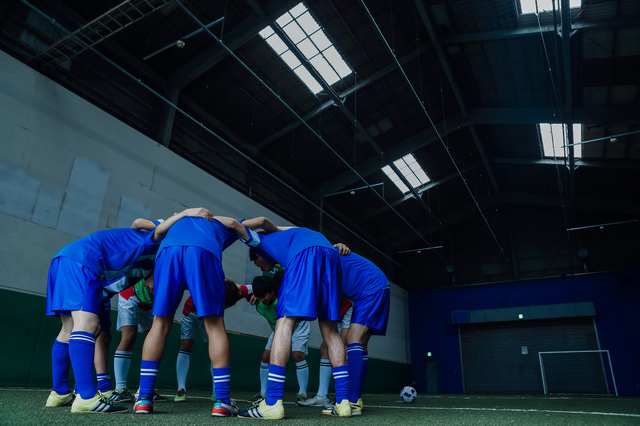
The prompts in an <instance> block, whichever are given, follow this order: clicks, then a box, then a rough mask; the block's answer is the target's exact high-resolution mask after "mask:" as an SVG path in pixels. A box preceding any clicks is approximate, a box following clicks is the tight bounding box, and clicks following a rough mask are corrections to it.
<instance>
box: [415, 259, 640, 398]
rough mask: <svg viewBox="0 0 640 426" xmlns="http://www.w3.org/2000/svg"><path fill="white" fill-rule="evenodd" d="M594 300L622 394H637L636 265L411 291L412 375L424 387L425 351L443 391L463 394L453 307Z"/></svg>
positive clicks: (639, 276)
mask: <svg viewBox="0 0 640 426" xmlns="http://www.w3.org/2000/svg"><path fill="white" fill-rule="evenodd" d="M589 301H593V302H594V303H595V307H596V317H595V320H596V327H597V331H598V336H599V339H600V346H601V349H608V350H609V351H610V353H611V361H612V364H613V372H614V374H615V377H616V384H617V386H618V393H619V394H620V395H640V320H639V318H640V309H639V305H640V270H633V271H621V272H615V273H602V274H596V275H585V276H579V277H569V278H564V279H561V278H554V279H547V280H535V281H518V282H509V283H501V284H488V285H482V286H470V287H457V288H451V289H440V290H430V291H414V292H411V293H410V294H409V317H410V327H411V360H412V378H413V380H414V381H415V383H416V385H415V387H416V389H417V390H418V391H419V392H426V389H427V385H426V369H425V363H424V359H425V357H426V356H427V352H431V353H432V357H435V358H437V360H438V382H439V390H440V392H441V393H462V392H463V377H462V371H461V359H460V341H459V338H458V328H457V326H456V325H454V324H452V322H451V311H455V310H463V309H468V310H473V309H495V308H507V307H517V306H530V305H546V304H554V303H575V302H589Z"/></svg>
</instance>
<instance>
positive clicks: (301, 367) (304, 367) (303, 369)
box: [296, 360, 309, 395]
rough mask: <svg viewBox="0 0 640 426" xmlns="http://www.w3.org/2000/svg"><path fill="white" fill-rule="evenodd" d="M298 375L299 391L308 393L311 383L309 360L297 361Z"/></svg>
mask: <svg viewBox="0 0 640 426" xmlns="http://www.w3.org/2000/svg"><path fill="white" fill-rule="evenodd" d="M296 373H297V374H296V375H297V376H298V386H299V387H300V389H299V390H298V393H299V394H300V393H303V394H305V395H306V394H307V386H308V385H309V364H307V360H304V361H300V362H296Z"/></svg>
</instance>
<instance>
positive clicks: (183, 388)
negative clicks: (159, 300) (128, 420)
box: [173, 278, 252, 402]
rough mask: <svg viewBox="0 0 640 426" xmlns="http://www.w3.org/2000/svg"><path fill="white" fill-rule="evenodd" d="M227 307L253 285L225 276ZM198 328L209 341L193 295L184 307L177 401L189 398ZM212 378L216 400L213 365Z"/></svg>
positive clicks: (248, 291)
mask: <svg viewBox="0 0 640 426" xmlns="http://www.w3.org/2000/svg"><path fill="white" fill-rule="evenodd" d="M224 284H225V309H227V308H230V307H231V306H234V305H235V304H236V302H237V301H238V300H240V299H242V298H244V297H246V296H249V295H250V293H251V292H252V289H251V286H245V285H238V284H236V283H235V282H233V281H232V280H230V279H228V278H225V279H224ZM198 329H201V330H202V339H203V340H204V342H205V343H208V342H209V338H208V337H207V331H206V329H205V326H204V321H203V320H202V319H200V318H199V317H198V313H197V312H196V307H195V305H194V304H193V299H192V298H191V296H189V297H188V298H187V300H186V301H185V302H184V307H183V309H182V319H181V321H180V352H178V359H177V360H176V375H177V376H178V392H176V396H175V397H174V399H173V400H174V401H175V402H183V401H186V400H187V374H188V373H189V364H190V360H191V351H192V350H193V344H194V343H195V337H196V333H197V331H198ZM211 379H212V382H213V391H212V393H211V400H212V401H214V402H215V400H216V390H215V378H214V371H213V366H211Z"/></svg>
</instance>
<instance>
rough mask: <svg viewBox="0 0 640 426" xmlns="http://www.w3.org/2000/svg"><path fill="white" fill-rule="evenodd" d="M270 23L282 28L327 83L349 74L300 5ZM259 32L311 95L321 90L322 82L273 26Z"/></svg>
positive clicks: (328, 42)
mask: <svg viewBox="0 0 640 426" xmlns="http://www.w3.org/2000/svg"><path fill="white" fill-rule="evenodd" d="M274 25H278V26H279V27H280V28H282V30H283V31H284V32H285V34H286V35H287V37H289V39H291V41H292V42H293V43H295V44H296V47H297V48H298V49H299V50H300V52H301V53H302V54H303V55H304V57H305V58H306V59H307V60H308V61H309V62H310V63H311V65H312V66H313V67H315V69H316V70H317V71H318V73H319V74H320V75H321V76H322V78H323V79H324V80H325V81H326V82H327V83H328V84H329V85H331V84H334V83H336V82H337V81H340V79H341V78H344V77H346V76H348V75H349V74H351V72H352V71H351V68H349V66H348V65H347V64H346V62H344V60H343V59H342V56H340V54H339V53H338V51H337V50H336V48H335V47H334V46H333V44H332V43H331V41H329V39H328V38H327V36H326V35H325V33H324V31H323V30H322V27H320V25H318V23H317V22H316V20H315V19H313V16H311V13H309V11H308V10H307V8H306V6H305V5H304V4H302V3H299V4H298V5H297V6H295V7H294V8H292V9H291V10H289V12H287V13H285V14H284V15H282V16H281V17H279V18H278V19H276V22H275V24H274ZM260 35H261V36H262V38H264V39H265V41H266V42H267V43H268V44H269V46H271V48H272V49H273V50H274V51H275V52H276V53H277V54H278V55H279V56H280V57H281V58H282V59H283V60H284V61H285V62H286V63H287V65H289V67H291V69H292V70H293V71H294V72H295V73H296V75H297V76H298V77H300V79H301V80H302V81H303V82H304V83H305V84H306V85H307V87H309V89H310V90H311V91H312V92H313V93H314V94H316V93H319V92H321V91H322V85H321V84H320V83H319V82H318V81H317V80H316V79H315V78H314V77H313V76H312V74H311V73H310V72H309V71H307V70H306V69H305V68H304V66H302V64H301V63H300V61H299V60H298V59H297V58H296V57H295V55H294V54H293V53H292V52H291V51H290V50H289V49H288V48H287V45H286V43H285V42H284V41H283V40H282V39H281V38H280V36H279V35H278V34H276V33H275V31H274V30H273V28H271V27H270V26H269V27H266V28H265V29H263V30H262V31H260Z"/></svg>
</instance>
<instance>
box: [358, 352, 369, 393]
mask: <svg viewBox="0 0 640 426" xmlns="http://www.w3.org/2000/svg"><path fill="white" fill-rule="evenodd" d="M368 369H369V352H367V351H362V373H360V397H362V388H363V387H364V378H365V377H367V370H368Z"/></svg>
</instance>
